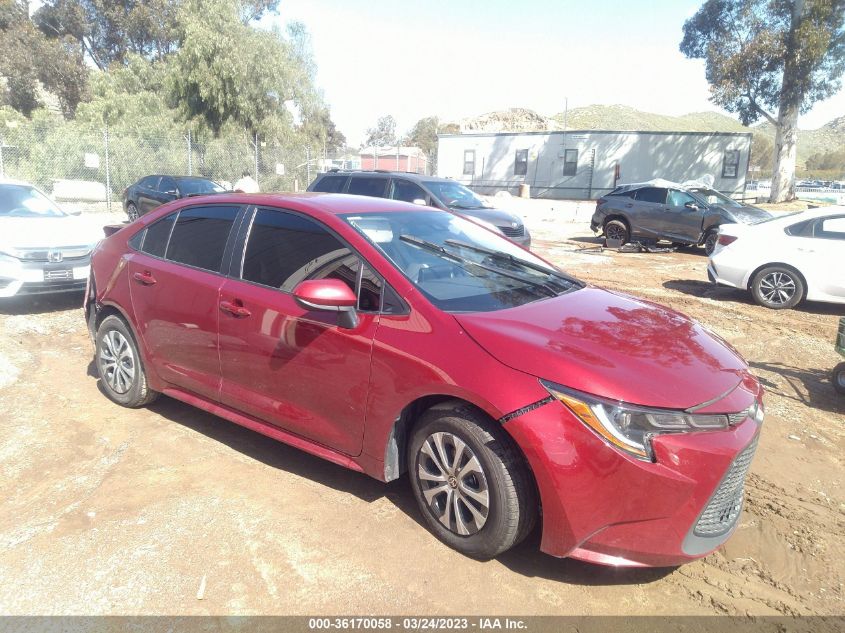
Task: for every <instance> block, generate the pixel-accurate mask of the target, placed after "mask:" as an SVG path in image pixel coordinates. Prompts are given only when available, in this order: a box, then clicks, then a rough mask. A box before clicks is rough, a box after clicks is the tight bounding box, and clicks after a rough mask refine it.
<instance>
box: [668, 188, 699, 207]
mask: <svg viewBox="0 0 845 633" xmlns="http://www.w3.org/2000/svg"><path fill="white" fill-rule="evenodd" d="M688 202H692V203H693V204H696V203H697V201H696V199H695V198H693V197H692V196H691V195H689V194H688V193H687V192H686V191H678V190H677V189H670V190H669V199H668V202H667V204H668V205H669V206H670V207H682V206H684V205H685V204H686V203H688Z"/></svg>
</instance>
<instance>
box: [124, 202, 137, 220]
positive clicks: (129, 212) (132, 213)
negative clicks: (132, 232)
mask: <svg viewBox="0 0 845 633" xmlns="http://www.w3.org/2000/svg"><path fill="white" fill-rule="evenodd" d="M126 217H128V218H129V221H130V222H134V221H135V220H137V219H138V207H136V206H135V203H134V202H130V203H129V204H127V205H126Z"/></svg>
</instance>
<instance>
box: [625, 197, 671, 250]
mask: <svg viewBox="0 0 845 633" xmlns="http://www.w3.org/2000/svg"><path fill="white" fill-rule="evenodd" d="M666 195H667V190H666V189H665V188H664V187H643V188H641V189H637V190H636V191H635V192H634V201H633V208H632V209H630V210H629V217H630V219H631V233H632V234H633V235H635V236H636V235H639V236H641V237H648V238H652V239H658V238H661V237H663V236H664V234H665V232H666V230H667V223H666V218H665V217H664V216H665V211H664V209H665V207H666Z"/></svg>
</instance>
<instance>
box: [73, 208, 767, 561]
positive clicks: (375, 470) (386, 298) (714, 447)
mask: <svg viewBox="0 0 845 633" xmlns="http://www.w3.org/2000/svg"><path fill="white" fill-rule="evenodd" d="M85 308H86V316H87V319H88V324H89V328H90V330H91V333H92V336H93V337H94V339H95V341H96V352H95V353H96V365H97V367H98V369H99V372H100V378H101V382H102V386H103V390H104V392H105V393H106V394H107V395H108V396H109V397H110V398H111V399H112V400H114V401H115V402H117V403H119V404H121V405H123V406H127V407H139V406H143V405H145V404H148V403H150V402H151V401H152V400H153V399H154V398H155V397H156V396H158V395H159V394H165V395H168V396H170V397H172V398H176V399H178V400H181V401H183V402H186V403H188V404H191V405H194V406H196V407H199V408H201V409H204V410H206V411H210V412H212V413H214V414H216V415H219V416H221V417H223V418H226V419H227V420H230V421H232V422H235V423H237V424H241V425H243V426H246V427H248V428H251V429H254V430H256V431H258V432H259V433H264V434H265V435H269V436H270V437H273V438H276V439H278V440H281V441H283V442H286V443H288V444H291V445H293V446H296V447H298V448H301V449H302V450H305V451H308V452H310V453H313V454H315V455H318V456H320V457H323V458H325V459H328V460H330V461H332V462H335V463H337V464H341V465H342V466H346V467H347V468H351V469H353V470H357V471H361V472H364V473H366V474H368V475H370V476H372V477H375V478H377V479H380V480H382V481H391V480H393V479H396V478H398V477H400V476H401V475H403V474H404V473H407V474H408V479H409V480H410V484H411V487H412V489H413V492H414V495H415V497H416V499H417V501H418V503H419V506H420V512H421V513H422V516H423V517H424V519H425V521H426V523H427V525H428V526H429V527H430V528H431V530H432V532H434V534H435V535H436V536H437V537H438V538H440V539H441V540H442V541H444V542H445V543H447V544H448V545H450V546H452V547H454V548H455V549H457V550H459V551H461V552H463V553H465V554H467V555H470V556H473V557H477V558H490V557H493V556H496V555H497V554H500V553H501V552H504V551H505V550H507V549H508V548H510V547H512V546H513V545H515V544H516V543H518V542H519V541H520V540H522V539H523V538H524V537H525V536H526V535H527V534H528V533H529V532H530V531H531V530H532V528H533V527H534V525H535V524H536V523H537V522H538V521H539V522H540V523H541V526H540V527H541V529H542V542H541V548H542V550H543V551H545V552H548V553H549V554H552V555H554V556H571V557H575V558H579V559H582V560H587V561H592V562H596V563H604V564H613V565H656V566H663V565H677V564H680V563H684V562H686V561H690V560H693V559H695V558H699V557H701V556H704V555H705V554H707V553H708V552H710V551H712V550H713V549H715V548H716V547H718V546H719V545H721V544H722V543H724V542H725V540H727V538H728V537H729V536H730V534H731V533H732V532H733V530H734V528H735V527H736V525H737V522H738V518H739V514H740V512H741V509H742V501H743V489H744V481H745V476H746V473H747V472H748V468H749V465H750V462H751V458H752V456H753V454H754V449H755V447H756V445H757V439H758V436H759V431H760V426H761V423H762V420H763V408H762V401H761V388H760V385H759V383H758V381H757V380H756V379H755V378H754V377H753V376H752V375H751V374H750V373H749V370H748V367H747V365H746V363H745V362H744V361H743V359H742V358H740V357H739V355H738V354H737V353H736V351H735V350H733V349H732V348H731V347H730V346H729V345H727V344H726V343H725V342H724V341H722V340H721V339H719V338H718V337H716V336H715V335H713V334H712V333H710V332H708V331H707V330H705V329H704V328H702V327H701V326H700V325H698V324H697V323H695V322H694V321H691V320H690V319H688V318H687V317H685V316H684V315H682V314H679V313H677V312H674V311H672V310H669V309H666V308H663V307H660V306H658V305H656V304H653V303H650V302H647V301H643V300H640V299H636V298H634V297H630V296H626V295H622V294H619V293H614V292H609V291H606V290H602V289H600V288H596V287H593V286H589V285H587V284H584V283H582V282H580V281H578V280H577V279H574V278H572V277H570V276H569V275H567V274H566V273H564V272H562V271H560V270H558V269H557V268H555V267H554V266H552V265H551V264H549V263H548V262H546V261H544V260H542V259H540V258H539V257H537V256H535V255H533V254H531V253H530V252H528V251H526V250H524V249H522V248H520V247H519V246H517V245H515V244H514V243H512V242H510V241H509V240H507V239H505V238H503V237H502V236H500V235H497V234H496V233H494V232H492V231H490V230H488V229H487V228H485V227H483V226H480V225H478V224H475V223H473V222H472V221H470V220H467V219H464V218H461V217H459V216H456V215H453V214H451V213H448V212H445V211H438V210H434V209H425V208H420V207H419V206H416V205H412V204H406V203H402V202H395V201H389V200H381V199H372V198H361V197H358V196H341V195H325V194H316V195H315V194H305V195H237V194H234V195H230V194H222V195H216V196H213V197H206V198H191V199H188V200H180V201H177V202H174V203H170V204H166V205H164V206H162V207H160V208H159V209H156V210H155V211H153V212H151V213H149V214H147V215H144V216H143V217H142V218H140V219H139V220H137V221H135V222H133V223H132V224H130V225H128V226H126V227H125V228H122V229H121V230H119V231H117V232H116V233H114V234H113V235H111V236H110V237H108V238H106V239H105V240H103V241H102V242H101V243H100V244H99V246H98V247H97V249H96V251H95V252H94V254H93V258H92V266H91V277H90V278H89V281H88V292H87V295H86V302H85ZM541 509H542V511H541Z"/></svg>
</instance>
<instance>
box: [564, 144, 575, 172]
mask: <svg viewBox="0 0 845 633" xmlns="http://www.w3.org/2000/svg"><path fill="white" fill-rule="evenodd" d="M577 173H578V150H577V149H568V150H566V151H565V152H564V153H563V175H564V176H575V175H576V174H577Z"/></svg>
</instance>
